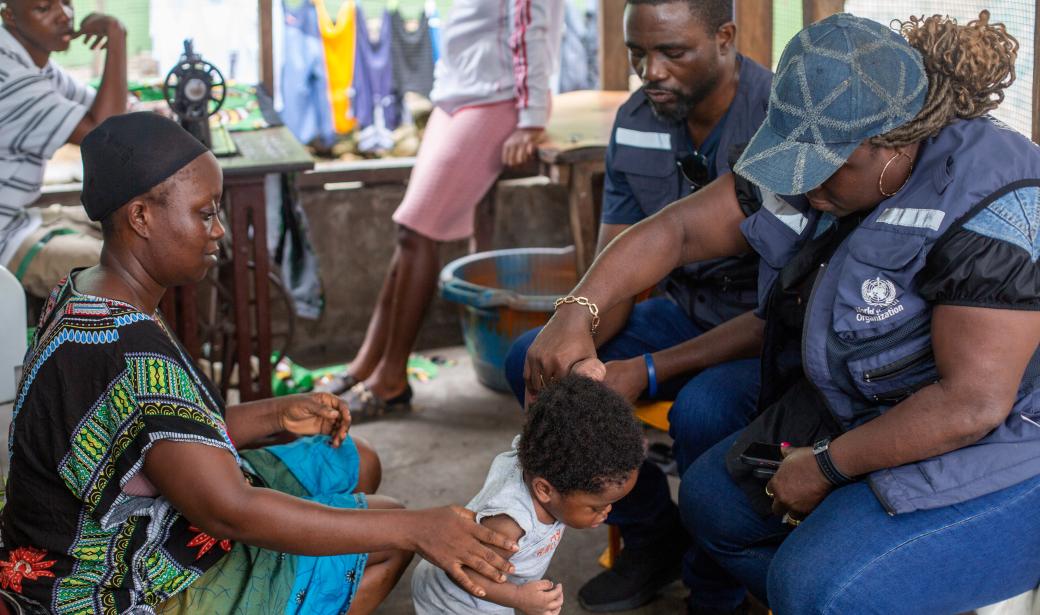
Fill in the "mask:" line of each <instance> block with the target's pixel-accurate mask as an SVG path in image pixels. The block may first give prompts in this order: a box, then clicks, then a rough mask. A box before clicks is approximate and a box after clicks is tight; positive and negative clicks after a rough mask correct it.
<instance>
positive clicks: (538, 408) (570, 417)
mask: <svg viewBox="0 0 1040 615" xmlns="http://www.w3.org/2000/svg"><path fill="white" fill-rule="evenodd" d="M518 453H519V456H520V465H521V467H523V469H524V472H525V473H527V474H528V475H529V476H532V477H533V476H540V477H542V478H544V479H545V480H547V481H549V483H550V484H551V485H552V486H553V487H554V488H555V489H556V490H557V491H559V492H560V493H564V494H566V493H571V492H574V491H585V492H588V493H600V492H601V491H603V489H604V488H605V487H606V486H607V485H611V484H615V485H616V484H622V483H624V481H625V479H627V478H628V475H629V474H630V473H631V472H632V471H633V470H636V469H638V468H639V466H640V465H642V463H643V459H644V458H645V457H646V451H645V450H644V447H643V432H642V429H641V428H640V426H639V424H638V423H637V422H636V419H635V417H634V416H633V414H632V405H631V404H629V403H628V402H627V401H625V400H624V399H623V398H622V397H621V396H620V395H618V394H617V393H615V392H614V391H612V390H610V389H609V388H607V387H606V386H605V385H603V384H601V383H599V382H596V381H594V380H590V379H589V378H585V377H582V376H574V375H571V376H565V377H563V378H560V379H559V380H557V381H555V382H553V383H551V384H550V385H549V386H547V387H546V388H545V389H544V390H542V392H540V393H539V394H538V399H537V400H536V401H535V402H534V403H533V404H531V407H530V410H529V414H528V417H527V424H526V425H524V431H523V434H522V435H521V438H520V445H519V450H518Z"/></svg>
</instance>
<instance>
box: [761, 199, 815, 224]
mask: <svg viewBox="0 0 1040 615" xmlns="http://www.w3.org/2000/svg"><path fill="white" fill-rule="evenodd" d="M762 207H765V208H766V209H767V210H768V211H769V213H771V214H773V215H774V216H776V218H777V219H778V220H780V221H781V222H783V223H784V225H785V226H787V227H788V228H789V229H791V230H792V231H794V232H795V233H797V234H799V235H801V234H802V231H804V230H805V225H807V224H809V219H808V218H806V217H805V214H803V213H802V212H800V211H798V210H797V209H796V208H795V207H794V206H793V205H791V204H790V203H788V202H787V201H785V200H783V199H782V198H780V197H778V196H777V195H776V193H773V192H769V191H768V190H763V191H762Z"/></svg>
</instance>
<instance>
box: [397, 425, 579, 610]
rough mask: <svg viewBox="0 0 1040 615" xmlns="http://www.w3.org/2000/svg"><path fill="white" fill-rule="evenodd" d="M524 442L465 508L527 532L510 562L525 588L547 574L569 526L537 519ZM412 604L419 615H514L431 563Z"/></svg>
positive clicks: (418, 575) (503, 458)
mask: <svg viewBox="0 0 1040 615" xmlns="http://www.w3.org/2000/svg"><path fill="white" fill-rule="evenodd" d="M519 442H520V436H517V437H516V438H514V439H513V450H511V451H509V452H507V453H502V454H501V455H499V456H498V457H495V460H494V461H492V462H491V469H490V470H489V471H488V476H487V479H486V480H485V481H484V488H483V489H481V490H480V493H478V494H477V497H475V498H473V500H471V501H470V503H469V504H467V505H466V508H468V509H470V510H472V511H473V512H475V513H477V521H480V520H481V519H483V518H485V517H493V516H495V515H509V517H511V518H512V519H513V520H514V521H516V523H517V525H519V526H520V528H521V529H522V530H523V531H524V535H523V536H522V537H521V538H520V540H519V541H518V543H519V547H520V550H519V551H517V552H516V553H515V554H513V557H511V558H510V560H509V561H510V562H512V564H513V565H514V566H516V574H513V575H510V576H509V582H510V583H515V584H517V585H523V584H524V583H529V582H531V581H537V580H539V579H541V578H542V577H543V576H544V575H545V571H546V569H548V568H549V562H550V561H552V556H553V553H555V551H556V545H558V544H559V543H560V538H561V537H562V536H563V528H564V527H565V526H564V525H563V524H562V523H560V522H559V521H554V522H553V523H550V524H545V523H542V522H541V521H539V520H538V515H537V514H536V513H535V507H534V502H533V501H532V499H531V493H530V491H528V489H527V485H526V484H525V483H524V475H523V470H521V468H520V461H519V459H518V458H517V453H516V447H517V444H519ZM412 600H413V601H414V602H415V612H416V615H443V614H451V615H471V614H478V613H499V614H503V615H504V614H509V613H513V609H511V608H509V607H504V606H500V605H497V604H494V603H493V602H488V601H486V600H481V599H479V598H476V597H474V596H471V595H469V594H468V593H466V592H465V591H463V590H462V589H460V588H459V586H457V585H455V583H453V582H452V581H451V579H449V578H448V575H447V574H446V573H445V572H444V571H443V570H441V569H440V568H437V567H435V566H433V565H432V564H430V563H429V562H427V561H426V560H423V561H421V562H419V565H418V566H416V567H415V572H414V573H413V574H412Z"/></svg>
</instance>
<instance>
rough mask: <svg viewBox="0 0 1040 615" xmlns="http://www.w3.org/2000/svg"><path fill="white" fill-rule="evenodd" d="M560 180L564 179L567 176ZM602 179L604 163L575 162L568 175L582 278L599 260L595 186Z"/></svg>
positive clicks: (568, 190) (571, 212) (567, 182)
mask: <svg viewBox="0 0 1040 615" xmlns="http://www.w3.org/2000/svg"><path fill="white" fill-rule="evenodd" d="M560 177H561V179H563V174H560ZM602 177H603V163H602V162H600V161H590V162H575V163H573V164H571V165H570V169H569V171H568V172H567V173H566V179H565V185H566V186H567V192H568V211H569V214H570V222H571V234H572V235H573V237H574V250H575V259H576V261H577V265H578V275H579V276H580V275H582V274H584V273H585V271H587V270H588V268H589V266H590V265H592V261H593V259H595V257H596V231H597V229H598V228H599V224H598V220H597V219H596V209H597V208H596V194H597V192H598V191H597V190H596V186H595V182H596V181H597V180H598V181H602Z"/></svg>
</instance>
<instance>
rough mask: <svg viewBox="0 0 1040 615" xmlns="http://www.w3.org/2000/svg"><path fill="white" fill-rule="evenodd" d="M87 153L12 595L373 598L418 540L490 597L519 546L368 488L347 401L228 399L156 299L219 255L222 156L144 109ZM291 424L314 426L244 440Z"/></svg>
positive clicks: (35, 603)
mask: <svg viewBox="0 0 1040 615" xmlns="http://www.w3.org/2000/svg"><path fill="white" fill-rule="evenodd" d="M83 161H84V189H83V204H84V207H85V208H86V210H87V213H88V214H89V215H90V217H91V218H92V219H93V220H99V221H101V223H102V226H103V229H104V237H105V244H104V250H103V252H102V255H101V263H100V264H99V265H98V266H96V267H92V268H89V269H82V270H76V271H73V272H72V273H71V274H70V275H69V276H68V278H67V279H66V280H64V281H63V282H62V283H61V284H60V285H59V286H58V287H57V288H56V289H55V290H54V291H53V293H52V294H51V297H50V299H49V301H48V303H47V306H46V308H45V310H44V313H43V315H42V317H41V320H40V326H39V329H38V331H37V334H36V338H35V340H34V341H33V347H32V349H31V350H30V352H29V355H28V356H27V360H26V363H25V371H24V376H23V378H22V382H21V383H20V386H19V393H18V398H17V401H16V406H15V418H14V423H13V424H12V429H11V437H12V446H11V471H10V477H9V480H8V500H7V505H6V507H5V508H4V510H3V513H2V519H0V521H2V525H0V537H2V540H3V547H2V549H0V588H2V589H3V590H4V591H5V593H6V595H7V597H8V598H9V599H15V600H16V601H17V602H18V603H19V604H20V605H21V606H23V607H26V608H28V609H29V610H30V611H33V610H34V609H35V610H41V611H48V612H58V613H65V612H73V611H74V612H84V611H89V612H99V613H101V612H103V613H126V612H133V613H147V612H155V611H157V610H158V611H160V612H184V613H230V612H247V613H254V612H278V611H282V610H285V612H293V613H345V612H346V611H347V610H348V609H350V612H351V613H355V614H356V613H367V612H371V611H372V610H374V609H375V607H376V606H377V605H378V604H379V603H380V602H381V601H382V599H383V598H385V597H386V595H387V594H388V593H389V591H390V589H391V588H392V587H393V586H394V584H395V583H396V582H397V580H398V578H399V577H400V575H401V573H402V572H403V571H404V569H405V567H406V566H407V565H408V562H409V561H410V559H411V556H412V552H413V551H418V552H419V553H421V554H422V555H423V556H425V557H426V558H427V559H429V560H430V561H432V562H434V563H436V564H437V565H439V566H442V567H444V568H445V569H446V570H448V571H449V574H451V575H452V577H453V578H454V579H455V580H456V581H457V582H459V583H460V584H462V585H463V586H464V587H466V588H467V589H468V590H470V591H472V592H474V593H476V594H477V595H483V590H482V589H481V588H480V587H479V586H478V585H477V584H476V583H474V582H473V580H471V579H470V577H469V576H467V575H471V574H473V571H474V570H476V571H477V572H479V573H480V574H481V575H484V576H486V577H490V579H493V580H504V577H503V575H502V574H501V573H502V572H508V568H509V564H508V562H507V561H505V560H504V559H503V558H501V557H500V556H499V555H496V554H495V552H493V551H492V550H491V549H490V548H489V546H492V547H499V548H503V549H506V550H508V549H511V548H513V545H512V544H511V543H510V542H509V541H507V540H505V539H504V538H503V537H501V536H499V535H498V534H494V533H492V532H491V531H490V530H487V529H484V528H483V527H481V526H479V525H477V524H476V523H474V522H473V521H472V518H471V517H470V516H469V515H467V514H466V512H465V511H463V510H461V509H459V508H440V509H434V510H426V511H405V510H400V509H401V506H400V504H397V503H396V502H394V501H393V500H390V499H389V498H384V497H380V496H366V495H365V494H364V492H369V493H370V492H372V491H374V490H375V487H376V486H377V485H378V481H379V467H378V457H376V456H375V453H374V452H372V451H371V449H367V447H364V446H363V445H359V444H356V443H355V442H354V441H353V440H352V439H351V438H350V437H349V436H348V435H347V431H348V429H349V427H350V412H349V410H348V409H347V407H346V406H345V405H344V404H343V403H342V402H341V401H340V400H339V399H338V398H336V397H334V396H332V395H328V394H316V395H312V396H296V397H288V398H281V399H277V400H265V401H261V402H255V403H250V404H242V405H239V406H232V407H225V406H224V403H223V401H222V400H221V399H220V397H219V394H218V393H217V391H216V390H214V387H213V386H212V384H211V383H210V382H209V381H208V380H207V379H206V378H205V376H204V375H202V374H201V373H199V372H198V371H197V370H196V369H195V367H194V365H193V364H192V362H191V361H190V360H189V359H188V358H187V356H186V353H185V352H184V349H183V347H182V346H181V345H180V344H179V342H178V341H177V340H176V338H175V337H174V336H173V335H172V333H171V332H170V330H169V328H168V327H167V326H166V324H165V323H164V322H163V320H162V317H161V315H160V314H158V312H157V311H156V310H157V307H158V304H159V300H160V299H161V298H162V296H163V294H164V293H165V292H166V289H167V288H169V287H171V286H177V285H181V284H187V283H193V282H197V281H199V280H200V279H202V277H203V276H204V275H205V274H206V272H207V271H208V270H209V269H210V268H211V267H213V266H214V265H215V264H216V262H217V259H216V253H217V242H218V241H219V240H220V238H221V237H222V236H223V234H224V229H223V227H222V225H221V223H220V220H219V217H218V215H217V214H218V210H219V207H220V196H221V187H222V176H221V171H220V167H219V166H218V165H217V161H216V159H215V158H214V157H213V155H212V154H210V153H209V152H208V151H206V149H205V148H204V147H202V146H201V145H200V144H199V143H198V142H197V141H195V140H194V139H193V138H192V137H191V136H190V135H188V134H187V133H186V132H185V131H183V130H182V129H181V128H180V127H179V126H177V125H176V124H175V123H173V122H171V121H169V120H166V119H164V118H161V117H159V116H157V115H154V114H150V113H139V114H130V115H124V116H119V117H115V118H111V119H109V120H107V121H106V122H104V123H103V124H102V125H101V126H99V127H98V128H97V129H96V130H94V131H93V132H92V133H90V134H89V135H88V136H87V137H86V139H85V140H84V141H83ZM281 431H289V432H291V433H294V434H296V435H298V436H305V437H301V438H300V439H298V440H296V441H295V442H293V443H290V444H287V445H280V446H274V447H268V448H264V449H255V450H240V449H242V448H248V447H249V446H250V445H251V444H253V443H256V442H259V441H262V440H263V439H264V438H266V437H268V436H270V435H272V434H274V433H277V432H281ZM464 566H465V567H467V568H466V570H465V571H464V570H463V567H464ZM478 578H480V577H478ZM482 582H491V581H482Z"/></svg>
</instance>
